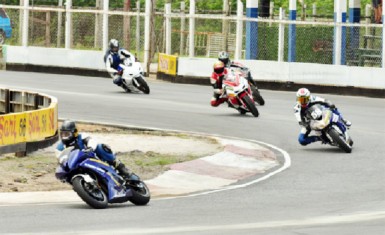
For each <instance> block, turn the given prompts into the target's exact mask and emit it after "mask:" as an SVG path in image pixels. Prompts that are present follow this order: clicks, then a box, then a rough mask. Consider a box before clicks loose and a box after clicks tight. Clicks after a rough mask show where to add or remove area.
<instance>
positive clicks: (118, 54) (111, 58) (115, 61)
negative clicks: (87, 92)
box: [104, 39, 135, 86]
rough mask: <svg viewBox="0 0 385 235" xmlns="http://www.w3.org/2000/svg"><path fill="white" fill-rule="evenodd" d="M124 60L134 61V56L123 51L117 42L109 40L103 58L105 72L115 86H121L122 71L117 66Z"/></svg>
mask: <svg viewBox="0 0 385 235" xmlns="http://www.w3.org/2000/svg"><path fill="white" fill-rule="evenodd" d="M125 58H131V59H133V60H135V56H134V55H132V54H131V53H130V52H128V51H127V50H125V49H122V48H120V47H119V41H118V40H116V39H111V40H110V43H109V50H108V51H107V52H106V55H105V56H104V62H105V63H106V69H107V72H108V73H109V74H110V76H111V77H112V79H113V80H112V81H113V83H114V84H116V85H117V86H121V85H122V74H123V70H119V69H118V67H119V64H121V63H122V62H123V60H124V59H125Z"/></svg>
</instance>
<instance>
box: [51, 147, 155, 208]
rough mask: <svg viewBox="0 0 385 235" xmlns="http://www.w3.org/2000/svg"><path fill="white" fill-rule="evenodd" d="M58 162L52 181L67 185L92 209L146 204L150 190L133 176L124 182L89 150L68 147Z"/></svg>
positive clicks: (112, 169) (111, 168)
mask: <svg viewBox="0 0 385 235" xmlns="http://www.w3.org/2000/svg"><path fill="white" fill-rule="evenodd" d="M58 160H59V166H58V167H57V169H56V173H55V175H56V178H58V179H59V180H61V181H62V182H65V183H69V184H71V185H72V187H73V190H74V191H75V192H76V193H77V194H78V195H79V197H80V198H81V199H82V200H83V201H84V202H85V203H87V204H88V205H90V206H91V207H93V208H95V209H104V208H106V207H107V206H108V204H109V203H123V202H127V201H130V202H132V203H133V204H135V205H146V204H147V203H148V202H149V201H150V190H149V189H148V187H147V185H146V184H145V183H144V182H143V181H141V180H140V179H139V177H138V176H137V175H135V174H133V175H132V177H131V178H130V179H129V180H128V181H126V180H124V179H123V178H122V177H121V176H120V175H118V173H117V172H116V170H115V169H114V168H113V167H111V166H110V165H109V164H107V163H105V162H103V161H101V160H99V159H98V158H97V157H96V155H95V153H94V152H92V151H87V150H79V149H74V148H73V147H70V148H67V149H65V150H63V152H62V153H61V154H60V156H59V157H58Z"/></svg>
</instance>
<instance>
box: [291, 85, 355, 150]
mask: <svg viewBox="0 0 385 235" xmlns="http://www.w3.org/2000/svg"><path fill="white" fill-rule="evenodd" d="M315 104H321V105H323V106H325V107H328V108H330V109H331V110H332V111H333V113H335V114H337V115H339V116H340V117H341V120H342V121H343V122H344V123H345V125H346V126H347V127H350V126H351V125H352V123H351V122H350V121H348V120H346V119H344V118H343V117H342V115H341V113H340V112H339V111H338V110H337V108H336V106H335V105H334V104H333V103H332V102H331V101H329V100H326V99H324V98H322V97H319V96H314V95H311V94H310V91H309V90H308V89H306V88H300V89H299V90H298V91H297V103H296V105H295V106H294V115H295V117H296V118H297V121H298V123H299V125H300V126H301V131H300V134H299V136H298V141H299V143H300V144H301V145H308V144H310V143H313V142H316V141H321V140H322V139H321V137H320V136H318V135H313V136H309V134H310V132H311V129H310V127H309V120H307V118H306V110H307V109H308V108H309V107H311V106H312V105H315Z"/></svg>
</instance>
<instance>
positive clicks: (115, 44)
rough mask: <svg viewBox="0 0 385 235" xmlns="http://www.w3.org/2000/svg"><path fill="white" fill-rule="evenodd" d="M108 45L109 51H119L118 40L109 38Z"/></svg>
mask: <svg viewBox="0 0 385 235" xmlns="http://www.w3.org/2000/svg"><path fill="white" fill-rule="evenodd" d="M109 46H110V51H111V52H113V53H117V52H118V51H119V41H118V40H116V39H111V40H110V43H109Z"/></svg>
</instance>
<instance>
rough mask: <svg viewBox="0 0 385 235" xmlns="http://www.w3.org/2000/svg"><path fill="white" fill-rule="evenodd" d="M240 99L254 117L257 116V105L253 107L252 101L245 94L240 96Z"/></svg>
mask: <svg viewBox="0 0 385 235" xmlns="http://www.w3.org/2000/svg"><path fill="white" fill-rule="evenodd" d="M242 101H243V102H244V103H245V105H246V106H247V108H248V109H249V110H250V112H251V113H252V114H253V116H254V117H258V116H259V112H258V109H257V107H255V104H254V102H253V101H252V100H251V99H250V97H249V96H247V95H245V96H244V97H243V98H242Z"/></svg>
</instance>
